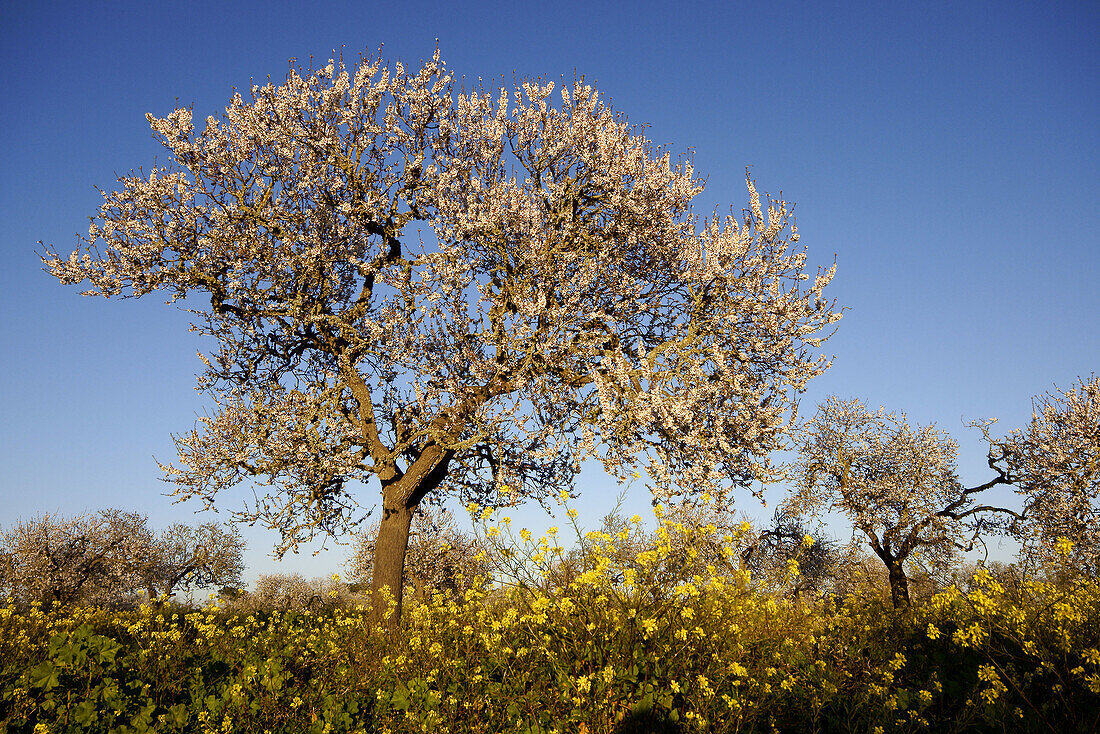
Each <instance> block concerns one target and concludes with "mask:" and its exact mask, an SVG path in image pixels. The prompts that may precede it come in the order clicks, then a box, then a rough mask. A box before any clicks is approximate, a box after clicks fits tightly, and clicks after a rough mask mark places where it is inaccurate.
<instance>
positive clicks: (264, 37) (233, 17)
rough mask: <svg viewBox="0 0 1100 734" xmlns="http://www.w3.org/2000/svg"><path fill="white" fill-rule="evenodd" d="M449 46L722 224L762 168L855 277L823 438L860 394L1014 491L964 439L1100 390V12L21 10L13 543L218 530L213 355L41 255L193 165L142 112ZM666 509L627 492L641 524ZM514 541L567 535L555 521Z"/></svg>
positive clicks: (183, 317)
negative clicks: (834, 402) (101, 531)
mask: <svg viewBox="0 0 1100 734" xmlns="http://www.w3.org/2000/svg"><path fill="white" fill-rule="evenodd" d="M437 38H438V39H439V45H440V48H441V51H442V56H443V58H444V60H445V61H446V62H447V64H448V66H449V67H450V68H451V69H452V70H453V71H455V72H456V73H457V74H458V75H460V76H462V75H464V76H465V77H466V78H467V79H469V80H471V81H476V79H477V78H479V77H481V78H484V79H485V80H486V81H492V80H499V79H500V78H501V77H505V78H506V79H507V80H509V81H510V80H511V79H512V77H513V75H515V76H517V77H526V76H540V75H541V76H546V77H548V78H550V79H555V80H557V79H560V78H562V77H563V76H564V77H565V78H566V79H569V80H571V79H572V78H573V76H574V74H583V75H584V76H585V77H586V79H588V80H589V81H591V82H594V83H595V85H596V86H597V88H598V89H600V90H601V92H603V94H604V95H605V96H606V97H609V98H610V99H611V100H612V102H613V104H614V106H615V107H616V108H617V109H618V110H620V111H622V112H624V113H625V114H626V115H627V116H628V118H629V119H630V120H631V121H632V122H635V123H644V124H647V125H648V126H649V127H648V131H647V134H648V136H649V137H650V138H651V139H652V140H653V141H654V142H656V143H659V144H666V145H668V146H669V147H670V148H671V149H672V151H673V152H681V151H687V150H689V149H691V150H693V151H694V156H695V158H694V160H695V166H696V170H697V171H699V172H700V173H701V174H702V175H705V176H707V177H708V186H707V190H706V192H705V194H704V195H703V197H702V198H701V202H700V203H701V205H702V206H701V210H702V211H704V212H706V211H709V210H710V209H711V208H712V207H719V208H721V209H722V210H723V211H725V210H727V209H728V207H729V205H731V204H732V205H733V206H734V207H735V208H736V209H738V210H740V208H741V207H742V206H743V205H744V203H745V200H746V194H745V190H744V170H745V166H746V165H751V166H752V172H753V176H754V178H755V179H756V181H757V184H758V186H759V187H760V188H761V189H762V190H766V191H769V192H772V193H778V192H779V191H780V190H781V191H782V193H783V195H784V198H786V199H787V200H788V201H794V202H797V209H796V214H797V218H798V225H799V230H800V232H801V234H802V244H805V245H808V247H809V254H810V259H811V262H813V263H815V264H830V263H831V262H832V261H833V258H834V256H835V258H836V261H837V263H838V269H837V276H836V279H835V281H834V283H833V284H832V285H831V286H830V290H831V294H832V296H833V297H835V298H836V299H837V300H838V302H839V304H841V305H843V306H845V307H847V308H848V311H847V313H846V315H845V317H844V319H843V320H842V321H841V322H840V324H839V329H838V331H837V333H836V335H835V336H834V337H833V339H832V340H831V341H830V342H829V343H828V344H827V346H826V352H827V353H829V354H831V355H835V357H836V360H835V363H834V366H833V367H832V369H831V370H830V371H829V372H828V373H826V375H824V376H822V377H820V378H818V379H817V381H816V382H814V383H813V384H812V385H811V387H810V390H809V392H808V393H807V395H806V396H805V397H804V402H803V409H804V411H806V412H811V411H812V409H813V406H814V405H815V404H816V403H817V402H818V401H820V400H822V399H823V398H824V397H825V396H827V395H829V394H838V395H840V396H842V397H851V396H856V397H861V398H864V399H865V400H867V401H868V402H870V403H872V404H875V405H879V404H883V405H885V406H887V407H888V408H891V409H898V410H904V411H906V412H907V413H908V415H909V417H910V419H911V420H913V421H916V422H920V423H927V422H930V421H935V422H937V423H938V424H939V425H940V426H941V427H943V428H947V429H949V430H950V431H951V432H952V434H953V435H954V436H955V437H956V438H957V439H958V440H959V443H960V473H961V476H962V479H963V481H964V482H966V483H972V484H976V483H980V482H983V481H985V480H986V479H987V478H989V476H990V475H989V471H988V469H986V468H985V459H984V451H983V449H982V446H981V444H980V442H978V441H977V440H975V437H974V435H973V432H971V431H968V430H966V429H965V428H964V427H963V424H962V420H963V419H964V418H965V419H973V418H980V417H987V416H995V417H998V418H999V419H1000V423H999V426H1000V427H1002V428H1003V429H1004V430H1008V429H1010V428H1013V427H1016V426H1020V425H1022V424H1023V422H1024V421H1025V420H1026V419H1027V418H1028V417H1030V400H1029V399H1030V397H1031V396H1032V395H1034V394H1036V393H1041V392H1044V391H1046V390H1049V389H1051V388H1052V387H1053V386H1054V385H1055V384H1057V385H1058V386H1061V387H1067V386H1069V384H1070V383H1071V382H1072V381H1073V380H1074V379H1075V378H1076V377H1077V376H1079V375H1081V376H1087V375H1089V374H1090V373H1093V372H1095V371H1097V370H1098V368H1100V336H1098V334H1100V331H1098V329H1097V326H1096V322H1097V316H1098V315H1100V288H1098V287H1097V279H1098V277H1100V247H1098V245H1100V235H1098V234H1097V233H1098V232H1100V221H1098V219H1100V217H1098V213H1097V211H1098V208H1097V200H1098V194H1100V186H1098V180H1100V176H1098V174H1100V145H1098V143H1100V84H1098V80H1100V53H1098V43H1100V41H1098V39H1100V6H1098V5H1097V4H1095V3H1089V2H1057V3H1049V2H1048V3H1039V2H1035V3H1017V2H996V3H993V2H965V3H958V2H950V3H931V2H930V3H919V4H918V3H906V4H902V3H880V2H875V3H859V4H857V3H808V2H775V3H767V4H763V3H752V4H748V3H736V2H724V3H678V2H677V3H672V2H669V3H647V2H631V3H622V4H621V5H620V4H611V3H599V2H583V3H581V2H577V3H572V2H555V3H538V4H519V3H488V2H482V3H455V2H450V3H434V2H433V3H429V2H402V3H390V2H386V3H376V2H348V3H329V2H308V3H306V2H301V3H297V2H279V1H273V0H264V1H262V2H240V3H232V2H230V3H227V2H189V3H173V4H171V5H169V4H166V3H145V2H142V3H138V2H117V3H110V4H107V3H62V2H55V3H14V2H10V3H4V4H3V6H0V85H2V92H3V94H2V96H0V150H2V151H4V153H3V158H2V159H0V161H2V163H0V258H2V260H0V314H2V317H3V318H2V319H0V344H3V345H4V346H5V348H6V349H7V350H9V351H8V354H9V356H10V357H11V358H10V359H9V360H8V361H7V362H6V363H5V365H4V367H3V368H2V369H3V375H2V379H0V405H2V406H3V410H4V413H5V418H6V419H5V420H4V421H3V422H2V423H0V467H2V468H0V500H2V501H0V525H2V526H7V525H9V524H10V523H12V522H14V521H15V520H16V519H17V518H20V517H29V516H32V515H36V514H40V513H42V512H55V511H60V512H62V513H77V512H84V511H91V510H96V509H99V508H102V507H108V506H119V507H123V508H126V509H133V510H139V511H142V512H146V513H148V514H149V516H150V519H151V521H152V523H153V524H154V525H165V524H167V523H170V522H174V521H180V520H182V521H187V522H198V521H200V520H203V519H205V517H206V516H204V515H199V516H194V515H192V512H193V511H194V510H196V509H198V508H197V507H192V506H189V505H173V504H172V502H171V500H170V499H169V498H167V497H165V496H163V494H162V493H163V492H165V491H166V489H167V486H166V485H164V484H163V483H162V482H161V481H160V476H161V474H160V471H159V470H158V468H157V466H156V464H155V463H154V461H153V457H154V456H155V457H156V458H158V459H160V460H162V461H166V460H170V459H172V458H174V449H173V445H172V442H171V439H170V434H172V433H178V432H182V431H184V430H188V429H190V428H191V426H192V425H193V423H194V420H195V417H196V415H198V414H201V413H202V411H203V409H204V406H205V403H204V401H203V398H202V397H201V396H200V395H198V394H197V393H196V392H195V390H194V385H195V379H194V376H195V374H196V373H197V372H198V371H199V369H200V367H201V365H200V363H199V361H198V359H197V357H196V356H195V353H196V350H198V349H205V348H207V347H208V346H209V345H207V344H204V343H203V342H201V341H199V340H198V338H197V337H196V336H195V335H193V334H191V333H189V332H188V330H187V324H188V321H189V320H188V318H187V314H186V313H181V312H179V311H177V310H175V309H174V308H170V307H166V306H165V305H164V303H163V299H158V298H156V297H155V296H150V297H147V298H143V299H140V300H126V301H119V300H117V299H115V300H110V301H107V300H104V299H92V298H82V297H81V296H80V295H79V290H80V289H78V288H71V287H62V286H60V285H59V284H58V283H57V282H56V281H55V280H54V279H52V278H51V277H49V276H48V275H46V274H45V273H44V272H42V270H41V264H40V262H39V260H38V258H37V257H36V255H35V250H36V249H37V247H38V246H37V244H36V243H37V241H39V240H42V241H44V242H46V243H51V244H53V245H55V246H56V247H57V248H58V249H59V250H61V251H70V250H71V249H72V248H73V247H75V236H74V235H75V233H77V232H84V231H86V229H87V224H88V217H89V216H91V215H92V214H94V212H95V209H96V207H97V205H98V202H99V196H98V194H97V193H96V190H95V187H96V186H99V187H102V188H105V189H108V190H111V189H112V188H113V186H114V179H115V174H116V173H119V174H121V173H126V172H128V171H129V170H130V169H132V168H134V169H136V168H138V167H141V166H144V167H146V168H148V167H149V166H150V165H152V163H153V161H154V158H155V157H156V158H157V160H159V161H160V162H161V163H165V162H166V160H165V156H164V152H163V150H162V149H160V148H159V146H158V145H157V144H156V143H155V141H154V140H153V139H152V135H151V132H150V130H149V128H148V124H147V123H146V121H145V113H146V112H152V113H153V114H155V115H158V116H163V115H164V114H166V113H168V112H169V111H170V110H172V109H173V107H175V106H176V105H177V103H178V104H179V105H180V106H185V105H189V104H193V106H194V110H195V114H196V116H198V117H200V118H201V117H205V116H206V115H208V114H216V113H218V112H220V111H221V110H222V109H223V108H224V107H225V105H226V104H227V102H228V101H229V98H230V96H231V94H232V88H233V87H234V86H236V87H239V88H247V86H248V85H249V83H250V80H251V79H255V80H256V81H263V80H265V79H266V77H267V76H268V75H270V76H271V77H272V79H273V80H275V81H278V80H280V79H281V78H283V76H284V75H285V73H286V70H287V66H288V63H287V62H288V59H290V58H291V57H294V58H297V59H298V60H299V61H300V62H303V63H304V62H307V61H308V59H309V57H310V56H311V55H312V56H313V57H314V59H316V60H318V61H321V62H323V61H324V60H327V59H328V58H330V57H331V56H332V55H333V53H332V52H333V50H334V49H337V50H338V49H339V48H340V47H342V46H343V47H344V48H345V56H346V57H348V58H349V60H354V59H355V58H356V57H357V55H358V53H359V52H361V51H364V50H366V51H375V50H377V48H378V47H379V44H383V43H384V44H385V45H384V56H385V57H386V58H387V59H389V60H395V59H400V60H403V61H405V62H411V63H415V62H417V61H419V60H420V59H421V58H423V57H425V56H429V55H430V54H431V53H432V51H433V49H434V47H435V43H436V39H437ZM579 487H580V490H581V492H582V497H581V499H580V500H578V501H577V503H576V506H577V508H578V509H579V511H580V512H581V517H582V519H584V520H586V521H587V522H588V523H589V524H592V525H594V524H596V523H597V521H598V518H599V516H601V515H602V514H604V512H606V511H607V510H608V509H609V508H610V506H611V504H612V502H613V499H614V497H615V495H616V494H617V493H618V488H617V487H616V486H614V485H613V483H612V482H611V481H610V480H609V479H606V478H605V477H604V476H603V475H602V470H601V469H600V468H599V467H598V466H594V467H590V468H589V469H588V470H586V472H585V473H584V474H582V478H581V481H580V485H579ZM376 491H377V490H376V488H374V487H371V488H370V489H369V490H368V491H367V492H365V493H364V496H363V497H362V501H363V502H364V503H367V504H370V503H372V502H373V501H374V500H375V496H374V493H375V492H376ZM772 494H773V497H775V498H778V497H780V496H781V493H780V492H778V491H776V492H773V493H772ZM227 499H230V500H232V498H227ZM238 501H239V500H238ZM231 506H232V501H230V502H227V503H226V507H227V509H228V508H230V507H231ZM647 506H648V502H647V498H646V497H645V496H644V494H642V493H641V492H639V491H637V489H635V490H634V491H632V492H631V493H630V494H629V495H628V500H627V511H628V514H629V513H630V512H634V511H639V512H644V510H645V508H646V507H647ZM743 507H744V509H745V510H746V511H748V512H750V513H752V514H754V515H757V516H759V517H766V516H767V515H769V514H770V510H763V509H761V508H760V507H759V505H758V504H756V503H754V502H753V501H752V500H751V499H750V498H748V497H747V496H746V501H745V503H744V505H743ZM514 515H515V516H516V522H517V523H518V524H526V525H529V526H530V527H532V528H537V527H541V526H545V525H546V524H548V523H549V521H548V520H547V519H546V518H545V516H544V515H543V514H542V513H541V510H539V509H538V507H537V506H533V507H530V508H528V509H526V510H522V511H520V512H517V513H514ZM835 532H836V533H838V534H843V533H844V532H845V531H844V530H843V529H842V528H840V527H837V528H835ZM246 537H247V538H248V540H249V544H250V546H249V552H248V557H247V562H248V564H249V566H250V568H249V575H250V576H253V575H255V574H256V573H260V572H270V571H273V570H281V571H301V572H302V573H304V574H306V575H307V576H308V575H318V574H322V573H330V572H332V571H334V570H339V568H340V566H341V564H342V562H343V558H344V549H342V548H339V547H335V548H334V549H331V550H327V551H324V552H322V553H321V554H320V555H318V556H316V557H311V556H310V555H309V553H308V551H306V552H304V553H303V554H302V555H300V556H296V557H289V558H288V559H287V560H285V561H283V562H282V563H278V564H277V563H275V562H274V561H273V560H271V559H270V558H269V557H267V554H268V553H269V552H270V549H271V544H272V541H273V536H272V535H271V534H269V533H262V532H257V531H246ZM330 545H331V544H330Z"/></svg>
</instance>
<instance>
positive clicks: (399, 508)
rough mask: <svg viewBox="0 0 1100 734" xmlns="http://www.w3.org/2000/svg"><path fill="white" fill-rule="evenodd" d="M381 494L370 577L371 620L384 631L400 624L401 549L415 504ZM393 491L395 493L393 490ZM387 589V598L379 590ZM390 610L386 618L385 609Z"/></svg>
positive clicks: (402, 566) (401, 589) (402, 565)
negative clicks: (379, 517)
mask: <svg viewBox="0 0 1100 734" xmlns="http://www.w3.org/2000/svg"><path fill="white" fill-rule="evenodd" d="M387 494H388V493H385V492H384V493H383V497H382V523H381V525H380V526H379V528H378V539H377V540H376V541H375V546H374V573H373V574H372V576H373V578H372V579H371V622H372V623H374V624H375V625H377V624H382V626H383V627H384V628H385V629H386V631H387V632H392V631H394V630H396V629H398V628H399V627H400V625H401V600H402V596H403V592H404V587H405V583H404V571H405V552H406V551H407V550H408V547H409V527H410V526H411V525H412V516H413V511H414V510H415V509H416V508H415V507H410V506H409V505H408V503H407V502H403V501H401V499H400V497H394V496H392V495H391V496H387ZM393 494H395V495H396V494H397V492H393ZM383 589H388V591H389V598H387V597H386V594H385V593H384V592H383ZM391 605H392V609H393V613H392V614H391V615H390V616H389V617H388V618H387V617H386V616H385V615H386V612H387V611H388V610H389V609H390V608H391Z"/></svg>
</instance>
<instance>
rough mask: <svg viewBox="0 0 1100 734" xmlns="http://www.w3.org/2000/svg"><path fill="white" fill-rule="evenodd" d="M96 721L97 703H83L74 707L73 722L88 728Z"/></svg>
mask: <svg viewBox="0 0 1100 734" xmlns="http://www.w3.org/2000/svg"><path fill="white" fill-rule="evenodd" d="M95 720H96V711H95V703H93V702H92V701H81V702H80V703H78V704H77V705H76V706H74V707H73V721H75V722H76V723H78V724H80V725H81V726H83V727H85V728H88V727H90V726H91V725H92V724H93V723H95Z"/></svg>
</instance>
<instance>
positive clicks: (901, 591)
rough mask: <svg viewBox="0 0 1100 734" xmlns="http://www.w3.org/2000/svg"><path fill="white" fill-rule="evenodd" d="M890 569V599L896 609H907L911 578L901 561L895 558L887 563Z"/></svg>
mask: <svg viewBox="0 0 1100 734" xmlns="http://www.w3.org/2000/svg"><path fill="white" fill-rule="evenodd" d="M887 567H888V568H889V570H890V600H891V601H892V602H893V603H894V609H906V608H908V606H909V578H908V577H907V576H906V575H905V568H904V567H903V566H902V565H901V561H900V560H897V559H894V560H892V561H890V562H889V563H888V564H887Z"/></svg>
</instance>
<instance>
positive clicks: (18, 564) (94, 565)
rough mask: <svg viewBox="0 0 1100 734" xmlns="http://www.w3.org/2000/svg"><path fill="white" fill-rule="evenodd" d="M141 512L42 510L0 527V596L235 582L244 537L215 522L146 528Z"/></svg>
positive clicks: (89, 598) (121, 592) (97, 598)
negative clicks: (38, 514)
mask: <svg viewBox="0 0 1100 734" xmlns="http://www.w3.org/2000/svg"><path fill="white" fill-rule="evenodd" d="M147 522H148V521H147V518H146V517H145V516H144V515H140V514H137V513H133V512H124V511H122V510H116V509H107V510H101V511H100V512H98V513H96V514H94V515H80V516H77V517H72V518H63V517H58V516H56V515H43V516H41V517H37V518H34V519H31V520H26V521H19V522H17V523H15V524H14V525H13V526H12V527H10V528H7V529H5V530H3V531H0V597H2V596H4V595H7V596H9V597H11V598H12V599H13V600H15V601H18V602H20V603H23V604H27V603H30V602H40V603H43V604H50V603H52V602H59V603H61V604H88V605H118V604H125V603H132V602H134V601H135V600H136V599H137V598H139V597H138V595H139V594H140V592H143V591H144V592H145V593H146V594H147V597H146V598H147V599H149V600H153V599H158V598H160V597H161V596H162V595H163V596H172V595H173V594H174V593H175V592H176V591H179V590H183V591H188V590H193V589H196V588H210V587H217V586H226V585H231V584H239V583H240V577H241V572H242V571H243V570H244V563H243V559H242V555H243V552H244V541H243V540H242V539H241V537H240V535H238V534H237V533H236V531H235V530H233V529H226V528H223V527H222V526H220V525H218V524H216V523H207V524H205V525H201V526H198V527H191V526H188V525H182V524H176V525H172V526H171V527H169V528H167V529H165V530H163V531H161V532H159V533H158V532H155V531H153V530H151V529H149V527H148V524H147Z"/></svg>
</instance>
